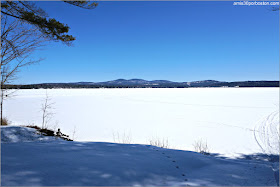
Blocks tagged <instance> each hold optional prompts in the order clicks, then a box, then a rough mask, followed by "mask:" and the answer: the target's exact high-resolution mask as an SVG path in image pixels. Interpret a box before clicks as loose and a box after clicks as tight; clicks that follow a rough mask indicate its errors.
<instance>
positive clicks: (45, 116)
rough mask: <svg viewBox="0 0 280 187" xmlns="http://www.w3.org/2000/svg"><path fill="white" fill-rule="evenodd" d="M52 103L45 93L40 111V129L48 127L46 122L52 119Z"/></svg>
mask: <svg viewBox="0 0 280 187" xmlns="http://www.w3.org/2000/svg"><path fill="white" fill-rule="evenodd" d="M53 105H54V103H53V102H51V98H50V96H49V95H48V93H46V97H45V100H44V103H43V104H42V107H41V111H42V129H45V128H47V127H48V123H49V122H50V120H51V119H52V117H53V115H54V113H53V112H52V110H53Z"/></svg>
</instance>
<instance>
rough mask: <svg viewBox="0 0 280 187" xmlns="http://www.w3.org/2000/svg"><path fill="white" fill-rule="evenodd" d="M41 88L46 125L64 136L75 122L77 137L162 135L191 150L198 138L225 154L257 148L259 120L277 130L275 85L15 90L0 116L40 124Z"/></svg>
mask: <svg viewBox="0 0 280 187" xmlns="http://www.w3.org/2000/svg"><path fill="white" fill-rule="evenodd" d="M46 92H47V93H48V95H49V96H50V98H51V102H53V103H54V105H53V106H54V109H53V110H52V112H54V113H55V114H54V116H53V119H52V120H51V121H50V123H49V127H51V128H54V127H55V126H56V127H59V128H60V129H61V130H62V132H63V133H66V134H69V135H70V137H71V136H72V134H73V131H74V129H75V128H76V133H75V137H76V138H75V139H76V140H78V141H101V142H103V141H106V142H114V140H115V141H118V142H119V141H120V142H121V141H130V142H131V143H142V144H148V142H149V141H150V140H152V139H153V140H155V139H165V140H167V139H168V142H169V145H170V148H176V149H184V150H194V148H193V144H194V142H195V141H197V140H200V139H202V140H203V141H207V143H208V145H209V147H210V151H211V152H217V153H222V154H226V155H228V156H230V155H234V154H237V153H246V154H249V153H256V152H261V149H260V148H259V146H258V144H257V142H256V138H257V139H259V141H260V140H261V139H262V138H264V136H262V134H259V135H256V136H255V135H254V132H256V131H257V132H260V131H265V130H263V129H264V128H267V127H265V126H269V128H270V131H273V132H274V133H279V127H278V126H279V88H178V89H177V88H158V89H148V88H144V89H139V88H138V89H48V90H44V89H38V90H35V89H34V90H19V91H17V92H16V93H15V96H14V97H12V98H10V99H8V100H6V101H5V103H4V116H6V117H7V118H8V119H9V120H11V121H12V122H13V123H14V124H16V125H28V124H35V125H38V126H41V123H42V117H41V116H42V112H41V111H40V108H41V105H42V103H43V102H44V99H45V97H46ZM254 130H255V131H254ZM273 132H272V133H273ZM260 133H263V132H260ZM273 136H274V135H273ZM118 137H119V138H118Z"/></svg>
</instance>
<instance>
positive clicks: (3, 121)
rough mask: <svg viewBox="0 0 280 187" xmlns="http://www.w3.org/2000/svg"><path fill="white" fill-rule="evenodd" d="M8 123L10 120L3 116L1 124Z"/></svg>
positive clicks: (5, 124)
mask: <svg viewBox="0 0 280 187" xmlns="http://www.w3.org/2000/svg"><path fill="white" fill-rule="evenodd" d="M9 123H10V122H9V121H8V119H7V118H5V117H4V118H3V119H2V123H1V126H7V125H9Z"/></svg>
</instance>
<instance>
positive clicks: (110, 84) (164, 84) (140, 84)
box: [6, 79, 279, 89]
mask: <svg viewBox="0 0 280 187" xmlns="http://www.w3.org/2000/svg"><path fill="white" fill-rule="evenodd" d="M6 87H7V88H18V89H30V88H189V87H279V81H237V82H225V81H216V80H202V81H192V82H173V81H169V80H152V81H148V80H144V79H117V80H112V81H105V82H71V83H41V84H26V85H7V86H6Z"/></svg>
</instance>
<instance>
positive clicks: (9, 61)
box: [0, 15, 47, 124]
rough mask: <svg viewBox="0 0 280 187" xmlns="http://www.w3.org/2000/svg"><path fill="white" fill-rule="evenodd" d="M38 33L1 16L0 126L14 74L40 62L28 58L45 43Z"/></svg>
mask: <svg viewBox="0 0 280 187" xmlns="http://www.w3.org/2000/svg"><path fill="white" fill-rule="evenodd" d="M38 31H39V30H38V28H36V27H34V26H32V25H28V24H23V23H22V21H20V20H16V19H12V18H10V19H8V17H7V16H5V15H1V62H0V79H1V80H0V82H1V83H0V90H1V99H0V100H1V101H0V107H1V117H0V118H1V119H0V120H1V124H2V120H3V102H4V99H5V98H7V97H8V96H11V94H10V93H9V92H8V90H7V86H6V85H7V84H8V83H11V82H12V81H13V80H15V79H16V74H17V73H18V72H19V70H20V69H21V68H22V67H24V66H28V65H31V64H34V63H37V62H39V61H41V59H38V60H32V59H31V58H30V55H31V53H32V52H34V50H36V49H37V48H39V47H41V46H42V44H43V43H44V42H46V41H47V40H46V38H44V37H43V35H42V34H41V33H40V32H38Z"/></svg>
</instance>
